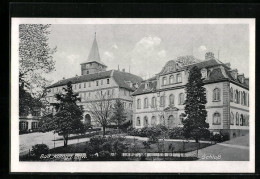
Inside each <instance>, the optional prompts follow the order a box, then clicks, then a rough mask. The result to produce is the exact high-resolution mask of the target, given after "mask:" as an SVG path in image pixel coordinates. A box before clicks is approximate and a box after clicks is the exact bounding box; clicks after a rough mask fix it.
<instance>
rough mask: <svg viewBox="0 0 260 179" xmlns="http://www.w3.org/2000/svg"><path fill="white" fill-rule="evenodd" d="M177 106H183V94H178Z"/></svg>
mask: <svg viewBox="0 0 260 179" xmlns="http://www.w3.org/2000/svg"><path fill="white" fill-rule="evenodd" d="M179 104H180V105H182V104H184V94H183V93H180V94H179Z"/></svg>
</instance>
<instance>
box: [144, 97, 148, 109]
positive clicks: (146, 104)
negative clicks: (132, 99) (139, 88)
mask: <svg viewBox="0 0 260 179" xmlns="http://www.w3.org/2000/svg"><path fill="white" fill-rule="evenodd" d="M144 108H148V99H147V98H144Z"/></svg>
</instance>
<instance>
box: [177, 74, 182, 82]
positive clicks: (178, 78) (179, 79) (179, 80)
mask: <svg viewBox="0 0 260 179" xmlns="http://www.w3.org/2000/svg"><path fill="white" fill-rule="evenodd" d="M181 81H182V79H181V74H180V73H178V74H177V83H180V82H181Z"/></svg>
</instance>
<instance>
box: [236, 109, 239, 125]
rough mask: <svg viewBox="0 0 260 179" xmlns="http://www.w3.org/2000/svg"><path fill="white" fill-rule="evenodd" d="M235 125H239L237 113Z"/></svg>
mask: <svg viewBox="0 0 260 179" xmlns="http://www.w3.org/2000/svg"><path fill="white" fill-rule="evenodd" d="M236 125H237V126H238V125H239V114H238V112H237V113H236Z"/></svg>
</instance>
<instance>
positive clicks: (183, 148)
mask: <svg viewBox="0 0 260 179" xmlns="http://www.w3.org/2000/svg"><path fill="white" fill-rule="evenodd" d="M124 143H126V144H128V145H129V147H128V148H133V147H134V146H135V148H136V149H137V151H136V152H140V153H142V152H146V149H145V148H144V145H143V141H141V140H137V139H135V140H134V139H125V140H124ZM170 144H172V145H173V146H174V149H173V152H174V153H179V152H190V151H194V150H197V149H198V148H200V149H201V148H205V147H207V146H209V145H211V144H208V143H195V142H185V143H183V142H176V141H174V142H171V141H164V142H163V141H160V142H159V145H161V146H164V150H165V152H170V153H171V152H172V151H171V150H170V149H169V145H170ZM87 145H89V142H82V143H77V144H71V145H68V146H67V147H57V148H54V149H51V150H50V153H85V151H86V150H85V149H86V146H87ZM162 149H163V148H162ZM160 151H162V150H160ZM124 152H130V150H126V151H124ZM147 152H148V153H154V152H158V143H156V144H151V145H150V148H149V149H147Z"/></svg>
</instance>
